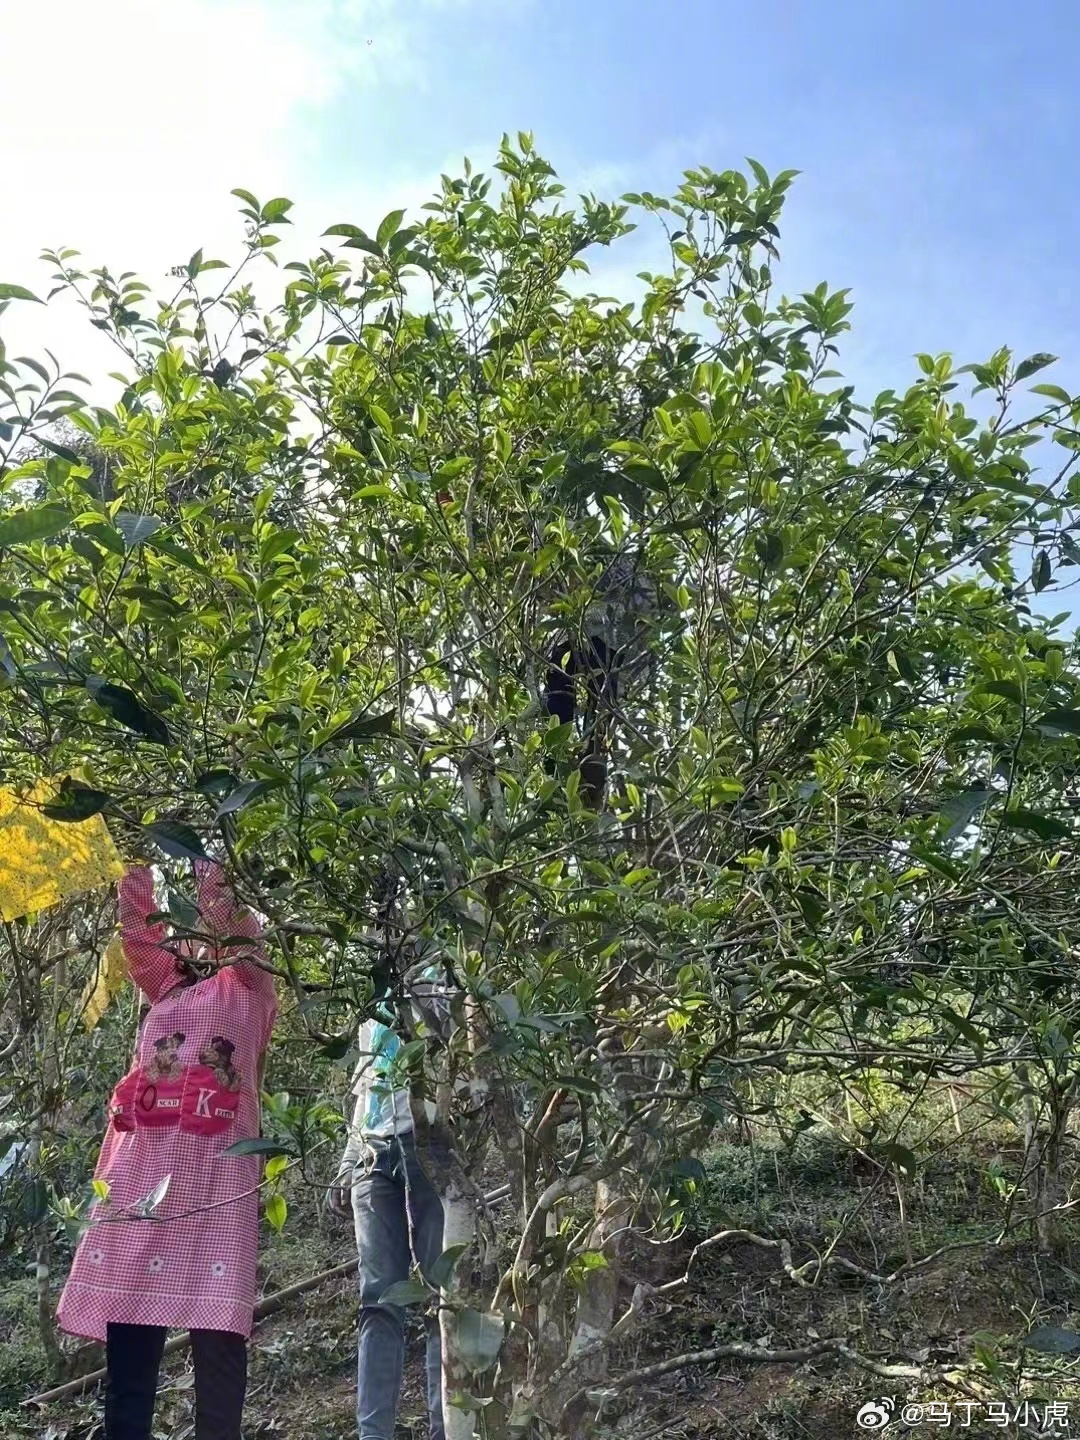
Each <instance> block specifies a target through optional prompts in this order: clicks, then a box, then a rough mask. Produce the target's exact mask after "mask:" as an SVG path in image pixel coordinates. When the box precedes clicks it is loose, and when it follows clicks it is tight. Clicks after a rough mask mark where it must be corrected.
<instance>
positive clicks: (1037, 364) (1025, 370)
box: [1013, 350, 1058, 380]
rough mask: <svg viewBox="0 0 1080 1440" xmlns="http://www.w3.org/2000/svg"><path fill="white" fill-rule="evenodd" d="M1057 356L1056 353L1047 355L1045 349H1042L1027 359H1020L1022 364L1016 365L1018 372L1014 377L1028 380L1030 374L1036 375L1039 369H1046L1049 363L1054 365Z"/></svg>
mask: <svg viewBox="0 0 1080 1440" xmlns="http://www.w3.org/2000/svg"><path fill="white" fill-rule="evenodd" d="M1057 358H1058V357H1057V356H1056V355H1047V354H1046V352H1045V351H1042V350H1040V351H1038V352H1037V353H1036V354H1034V355H1029V356H1028V358H1027V359H1026V360H1021V361H1020V364H1019V365H1018V366H1017V367H1016V374H1015V376H1014V377H1013V378H1014V379H1015V380H1026V379H1027V378H1028V376H1029V375H1034V374H1035V372H1036V371H1037V370H1045V369H1046V367H1047V365H1053V363H1054V361H1055V360H1056V359H1057Z"/></svg>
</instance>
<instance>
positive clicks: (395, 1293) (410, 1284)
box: [379, 1280, 432, 1306]
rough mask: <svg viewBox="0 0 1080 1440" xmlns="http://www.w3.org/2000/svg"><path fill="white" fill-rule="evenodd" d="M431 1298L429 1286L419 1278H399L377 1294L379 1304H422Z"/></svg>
mask: <svg viewBox="0 0 1080 1440" xmlns="http://www.w3.org/2000/svg"><path fill="white" fill-rule="evenodd" d="M431 1298H432V1292H431V1290H430V1288H429V1287H428V1286H427V1285H425V1284H424V1283H423V1281H421V1280H399V1281H398V1282H397V1283H396V1284H395V1285H391V1286H390V1288H389V1289H388V1290H384V1291H383V1292H382V1294H381V1295H380V1296H379V1304H380V1305H402V1306H404V1305H422V1304H423V1303H424V1301H425V1300H430V1299H431Z"/></svg>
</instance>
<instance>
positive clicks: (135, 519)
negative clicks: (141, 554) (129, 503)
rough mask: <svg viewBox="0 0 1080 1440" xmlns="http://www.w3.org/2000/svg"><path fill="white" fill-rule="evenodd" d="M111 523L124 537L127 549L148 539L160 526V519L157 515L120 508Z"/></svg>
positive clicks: (131, 548) (132, 548)
mask: <svg viewBox="0 0 1080 1440" xmlns="http://www.w3.org/2000/svg"><path fill="white" fill-rule="evenodd" d="M113 524H114V525H115V526H116V528H117V530H119V531H120V534H121V535H122V536H123V537H124V543H125V545H127V547H128V549H130V550H134V548H135V546H136V545H141V544H142V543H143V541H144V540H149V539H150V536H151V535H153V533H154V531H155V530H159V529H160V528H161V524H162V521H161V517H160V516H159V515H134V514H132V513H131V512H130V511H128V510H121V511H120V513H119V515H117V517H116V519H115V520H114V521H113Z"/></svg>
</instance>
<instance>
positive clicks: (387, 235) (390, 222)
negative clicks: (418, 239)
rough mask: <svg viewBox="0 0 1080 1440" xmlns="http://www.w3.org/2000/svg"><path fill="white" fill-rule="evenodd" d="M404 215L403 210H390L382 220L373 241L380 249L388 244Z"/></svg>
mask: <svg viewBox="0 0 1080 1440" xmlns="http://www.w3.org/2000/svg"><path fill="white" fill-rule="evenodd" d="M404 216H405V211H404V210H391V211H390V214H389V215H387V216H386V218H385V219H384V220H383V222H382V224H381V225H380V226H379V228H378V230H376V232H375V243H376V244H377V245H378V246H379V247H380V249H383V250H385V249H386V247H387V245H389V243H390V239H391V237H392V236H393V235H395V234H396V233H397V231H398V228H399V226H400V225H401V222H402V220H403V219H404Z"/></svg>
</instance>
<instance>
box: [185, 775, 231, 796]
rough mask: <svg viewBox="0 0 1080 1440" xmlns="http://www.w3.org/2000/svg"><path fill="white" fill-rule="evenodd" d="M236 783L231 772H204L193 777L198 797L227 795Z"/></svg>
mask: <svg viewBox="0 0 1080 1440" xmlns="http://www.w3.org/2000/svg"><path fill="white" fill-rule="evenodd" d="M237 783H238V781H237V777H236V776H235V775H234V774H233V773H232V771H231V770H204V771H203V773H202V774H201V775H197V776H196V777H195V789H196V790H198V792H199V794H200V795H227V794H228V793H229V791H230V790H232V789H234V788H235V787H236V785H237Z"/></svg>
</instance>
